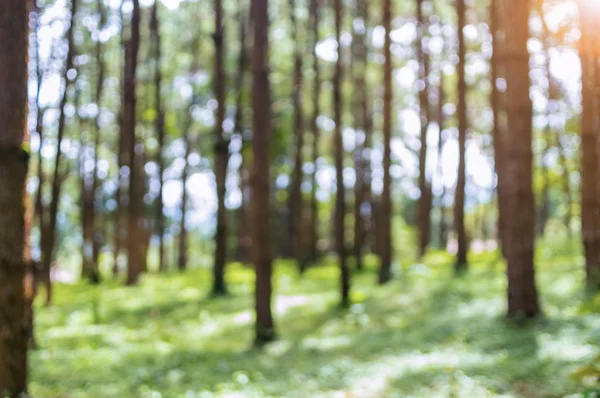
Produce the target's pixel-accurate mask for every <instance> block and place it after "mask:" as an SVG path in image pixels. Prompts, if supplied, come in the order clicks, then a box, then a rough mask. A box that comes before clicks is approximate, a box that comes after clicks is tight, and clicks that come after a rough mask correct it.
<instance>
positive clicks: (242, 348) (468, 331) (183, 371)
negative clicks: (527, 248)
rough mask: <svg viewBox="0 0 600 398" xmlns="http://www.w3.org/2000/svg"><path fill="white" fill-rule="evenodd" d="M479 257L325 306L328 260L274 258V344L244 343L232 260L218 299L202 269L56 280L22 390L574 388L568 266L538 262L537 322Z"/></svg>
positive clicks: (577, 354) (363, 285)
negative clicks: (300, 265)
mask: <svg viewBox="0 0 600 398" xmlns="http://www.w3.org/2000/svg"><path fill="white" fill-rule="evenodd" d="M496 258H497V255H496V254H494V253H490V254H482V255H478V256H472V258H471V259H472V261H473V263H474V265H473V267H472V269H471V271H470V273H469V274H468V275H466V276H464V277H461V278H458V279H457V278H453V277H452V272H451V271H452V270H451V264H452V262H451V258H450V257H448V256H447V255H445V254H440V253H433V254H430V255H429V256H428V257H427V258H426V259H425V260H424V261H423V264H413V265H410V266H406V267H404V269H402V270H398V271H399V273H400V275H398V277H397V279H396V281H395V282H393V283H391V284H389V285H388V286H385V287H383V288H380V287H377V286H375V284H374V282H375V273H374V268H371V269H369V270H367V271H366V272H364V273H362V274H359V275H356V276H355V278H354V281H353V300H354V303H355V304H354V305H353V306H352V307H351V308H350V309H348V310H341V309H339V308H338V307H337V292H338V288H337V274H338V273H337V269H336V268H335V265H334V264H333V263H331V264H324V265H323V266H321V267H318V268H313V269H311V270H310V271H309V272H308V273H307V274H306V275H305V277H304V278H299V277H298V275H297V274H296V272H295V268H294V267H293V266H292V265H291V264H289V263H284V262H279V263H278V264H277V275H276V277H275V281H276V294H277V299H276V302H275V304H274V310H275V313H276V321H277V329H278V333H279V335H280V339H279V340H278V341H277V342H275V343H274V344H272V345H270V346H268V347H267V348H266V349H265V350H264V351H263V352H259V351H255V350H253V349H251V348H250V347H251V343H252V337H253V334H252V330H253V327H252V325H253V313H252V305H253V301H252V280H253V273H252V271H251V270H250V269H248V268H245V267H242V266H240V265H235V264H233V265H231V266H230V267H229V270H228V275H227V276H228V281H229V284H230V287H231V293H232V294H231V297H228V298H217V299H212V298H210V297H208V292H209V280H210V276H209V273H208V271H206V270H195V271H191V272H190V273H188V274H185V275H168V276H147V277H145V278H144V279H143V281H142V282H141V284H140V286H138V287H134V288H125V287H122V286H119V285H117V284H116V283H112V284H110V283H109V284H108V285H104V286H101V287H91V286H87V285H84V284H80V285H74V286H58V287H57V289H56V301H55V302H56V304H55V306H53V307H51V308H47V309H46V308H40V309H39V311H38V315H37V336H38V342H39V345H40V348H39V349H38V350H36V351H35V352H33V353H32V356H31V369H32V382H31V392H32V394H33V396H34V397H98V398H100V397H111V398H115V397H152V398H155V397H156V398H158V397H186V398H192V397H213V396H228V397H264V396H272V397H281V396H286V397H360V398H363V397H366V398H368V397H407V396H414V397H498V396H503V397H528V398H529V397H560V396H565V395H569V394H574V393H577V392H580V391H582V387H581V386H580V385H579V384H578V383H576V382H574V381H572V380H571V377H570V375H571V373H572V372H573V371H574V370H575V369H576V368H577V367H579V366H581V365H582V364H584V363H586V362H587V361H589V360H590V358H592V357H594V355H595V354H597V352H596V351H597V349H596V347H595V346H594V345H593V343H594V342H595V341H597V339H598V337H600V328H599V327H600V316H598V315H594V314H593V313H587V314H583V313H582V312H581V308H580V303H581V300H582V299H583V294H582V293H581V280H582V276H583V275H582V265H581V259H580V258H578V257H576V256H574V255H573V254H572V252H571V251H570V250H563V249H562V248H555V247H552V246H549V247H545V248H541V249H540V250H539V255H538V263H539V264H540V266H539V267H538V271H539V275H538V276H539V279H538V280H539V283H538V285H539V287H540V290H541V293H542V303H543V307H544V312H545V317H544V318H543V319H541V320H538V321H535V322H532V323H530V324H527V325H524V326H517V325H514V324H510V323H507V322H506V321H505V320H504V319H503V312H504V307H505V300H504V291H505V284H506V282H505V277H504V274H503V273H502V267H503V266H502V264H500V263H497V262H496V261H495V259H496Z"/></svg>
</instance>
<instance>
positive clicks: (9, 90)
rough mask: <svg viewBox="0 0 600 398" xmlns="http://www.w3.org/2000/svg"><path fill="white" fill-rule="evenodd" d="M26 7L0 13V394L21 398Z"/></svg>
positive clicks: (11, 4) (14, 4) (20, 4)
mask: <svg viewBox="0 0 600 398" xmlns="http://www.w3.org/2000/svg"><path fill="white" fill-rule="evenodd" d="M28 5H29V2H26V1H22V0H8V1H5V2H3V4H2V12H1V13H0V59H2V68H0V119H1V120H2V123H3V128H2V130H0V208H2V210H3V212H2V217H0V330H1V332H0V394H2V396H7V397H10V398H13V397H14V398H16V397H18V396H21V395H22V394H23V395H24V394H26V393H27V336H26V334H24V333H23V327H24V321H25V319H24V318H25V316H24V315H25V312H24V309H25V300H24V299H25V294H24V293H25V292H24V289H23V286H24V277H25V264H24V257H23V252H24V248H25V206H24V203H25V202H24V192H25V180H26V178H27V163H28V160H29V153H27V152H26V151H24V150H23V149H21V148H22V144H23V141H24V138H25V137H24V135H25V130H26V128H27V117H26V115H27V43H28V26H29V25H28V24H29V18H28V15H29V9H28V8H29V7H28Z"/></svg>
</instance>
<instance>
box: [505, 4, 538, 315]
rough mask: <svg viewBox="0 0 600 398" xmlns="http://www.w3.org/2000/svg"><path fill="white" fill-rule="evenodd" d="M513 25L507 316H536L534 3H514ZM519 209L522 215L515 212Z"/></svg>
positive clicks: (509, 43) (509, 70)
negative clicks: (531, 23) (531, 92)
mask: <svg viewBox="0 0 600 398" xmlns="http://www.w3.org/2000/svg"><path fill="white" fill-rule="evenodd" d="M507 6H509V9H510V10H511V18H512V22H513V23H512V26H511V28H510V29H507V30H506V46H507V53H508V55H509V56H507V58H506V61H505V62H506V79H507V82H506V83H507V98H509V99H510V101H508V102H507V104H506V106H507V115H508V134H509V136H510V137H509V138H510V142H511V143H512V145H511V146H510V147H509V148H507V149H508V156H509V159H508V160H509V162H508V165H509V166H508V170H509V172H508V177H507V179H508V180H510V183H509V184H507V185H506V188H507V195H508V197H509V199H510V210H509V211H508V213H509V214H514V215H517V214H518V217H513V219H512V220H511V222H510V234H511V236H512V238H511V244H510V245H509V250H508V316H509V317H523V316H525V317H533V316H536V315H537V314H538V312H539V305H538V299H537V290H536V286H535V273H534V256H533V254H534V240H535V203H534V195H533V189H532V184H533V176H532V174H533V173H532V171H533V152H532V148H531V143H532V116H533V107H532V103H531V99H530V97H529V87H530V80H529V53H528V51H527V40H528V38H529V10H530V1H529V0H526V1H523V0H510V1H509V2H508V3H507ZM517 206H518V211H517Z"/></svg>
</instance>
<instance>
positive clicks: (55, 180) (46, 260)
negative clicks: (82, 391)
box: [42, 0, 78, 305]
mask: <svg viewBox="0 0 600 398" xmlns="http://www.w3.org/2000/svg"><path fill="white" fill-rule="evenodd" d="M77 6H78V0H71V17H70V24H69V29H68V31H67V46H68V51H67V59H66V63H65V68H64V69H63V75H62V78H63V82H64V84H63V93H62V97H61V100H60V113H59V116H58V137H57V139H56V148H57V150H56V157H55V159H54V174H53V177H52V199H51V202H50V211H49V214H48V219H47V220H48V222H47V224H46V225H45V226H44V228H45V229H46V239H44V240H43V243H44V246H43V247H42V269H43V272H44V284H45V285H46V305H50V304H51V302H52V282H51V280H50V268H51V264H52V258H53V255H54V251H55V246H56V244H55V243H56V232H57V231H56V221H57V217H58V205H59V201H60V196H61V195H60V191H61V186H62V182H63V180H64V178H65V176H64V175H63V174H62V173H61V170H60V167H61V158H62V152H61V149H60V148H61V145H62V141H63V138H64V133H65V125H66V113H65V109H66V106H67V102H68V96H69V87H70V86H71V84H74V83H75V79H73V80H71V79H69V78H68V72H69V70H71V69H73V59H74V58H75V54H76V51H75V40H74V37H75V17H76V15H77Z"/></svg>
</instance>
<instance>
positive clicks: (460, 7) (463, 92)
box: [454, 0, 468, 272]
mask: <svg viewBox="0 0 600 398" xmlns="http://www.w3.org/2000/svg"><path fill="white" fill-rule="evenodd" d="M456 10H457V13H458V28H457V29H458V153H459V161H458V179H457V183H456V197H455V199H454V229H455V230H456V235H457V239H458V253H457V256H456V271H457V272H462V271H464V270H466V268H467V244H468V243H467V235H466V232H465V185H466V181H467V172H466V164H467V163H466V159H465V156H466V144H467V85H466V83H465V56H466V54H465V53H466V51H465V35H464V32H463V30H464V27H465V24H466V20H465V19H466V15H465V14H466V7H465V1H464V0H457V2H456Z"/></svg>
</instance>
